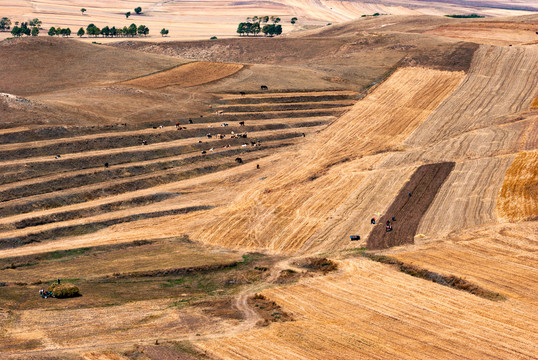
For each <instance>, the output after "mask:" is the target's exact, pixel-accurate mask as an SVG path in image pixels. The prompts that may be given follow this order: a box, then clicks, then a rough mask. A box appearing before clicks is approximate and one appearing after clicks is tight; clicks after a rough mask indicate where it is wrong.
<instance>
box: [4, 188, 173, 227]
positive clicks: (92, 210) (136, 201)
mask: <svg viewBox="0 0 538 360" xmlns="http://www.w3.org/2000/svg"><path fill="white" fill-rule="evenodd" d="M178 195H179V194H177V193H158V194H152V195H146V196H139V197H134V198H131V199H129V200H124V201H116V202H111V203H107V204H103V205H99V206H94V207H89V208H84V209H79V210H72V211H64V212H59V213H54V214H50V215H43V216H38V217H33V218H28V219H24V220H21V221H17V222H15V223H12V224H2V225H0V231H7V230H14V229H24V228H27V227H32V226H39V225H44V224H50V223H55V222H60V221H68V220H73V219H78V218H83V217H88V216H95V215H99V214H103V213H106V212H110V211H117V210H124V209H128V208H132V207H136V206H144V205H147V204H154V203H157V202H160V201H164V200H168V199H171V198H173V197H176V196H178Z"/></svg>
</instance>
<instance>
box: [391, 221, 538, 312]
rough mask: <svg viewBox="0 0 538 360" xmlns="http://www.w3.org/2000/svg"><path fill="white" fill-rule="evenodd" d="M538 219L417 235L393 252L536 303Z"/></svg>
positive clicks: (509, 299) (511, 300)
mask: <svg viewBox="0 0 538 360" xmlns="http://www.w3.org/2000/svg"><path fill="white" fill-rule="evenodd" d="M537 234H538V223H537V222H536V221H532V222H526V223H519V224H508V223H505V224H496V225H488V226H483V227H479V228H475V229H472V230H467V231H461V232H458V233H456V234H452V235H451V236H450V240H449V241H447V240H446V238H443V237H440V236H434V237H431V238H425V239H416V240H415V245H414V246H412V247H409V248H401V249H394V251H390V252H389V253H390V254H391V256H393V257H396V258H397V259H399V260H401V261H404V262H406V263H410V264H413V265H416V266H420V267H425V268H427V269H429V270H431V271H435V272H439V273H444V274H446V273H448V274H453V275H455V276H459V277H463V278H464V279H467V280H469V281H471V282H473V283H475V284H478V285H479V286H482V287H484V288H486V289H489V290H492V291H496V292H499V293H501V294H503V295H504V296H506V297H507V298H508V302H514V301H518V302H519V301H521V302H525V303H528V304H532V305H534V306H537V305H538V292H537V291H536V286H535V279H536V277H537V276H538V270H537V269H538V266H537V265H538V261H537V258H536V251H537V250H538V236H537Z"/></svg>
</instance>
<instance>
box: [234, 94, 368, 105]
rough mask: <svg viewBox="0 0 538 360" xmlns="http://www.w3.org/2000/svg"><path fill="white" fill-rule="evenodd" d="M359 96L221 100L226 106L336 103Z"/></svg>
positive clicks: (302, 96)
mask: <svg viewBox="0 0 538 360" xmlns="http://www.w3.org/2000/svg"><path fill="white" fill-rule="evenodd" d="M358 99H360V95H358V94H357V95H352V94H339V95H299V96H282V97H260V98H236V99H228V100H223V101H225V102H226V103H227V104H262V103H276V104H286V103H299V102H318V101H320V102H321V101H338V100H358Z"/></svg>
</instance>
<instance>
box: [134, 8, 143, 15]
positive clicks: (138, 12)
mask: <svg viewBox="0 0 538 360" xmlns="http://www.w3.org/2000/svg"><path fill="white" fill-rule="evenodd" d="M134 11H135V13H136V15H140V13H141V12H142V8H141V7H140V6H139V7H137V8H135V9H134Z"/></svg>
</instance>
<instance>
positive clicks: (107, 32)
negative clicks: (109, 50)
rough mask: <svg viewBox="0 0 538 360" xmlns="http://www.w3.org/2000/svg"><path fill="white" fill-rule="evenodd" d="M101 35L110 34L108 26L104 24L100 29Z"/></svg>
mask: <svg viewBox="0 0 538 360" xmlns="http://www.w3.org/2000/svg"><path fill="white" fill-rule="evenodd" d="M101 35H104V36H106V37H108V35H110V28H109V27H108V26H105V27H104V28H103V29H101Z"/></svg>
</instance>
